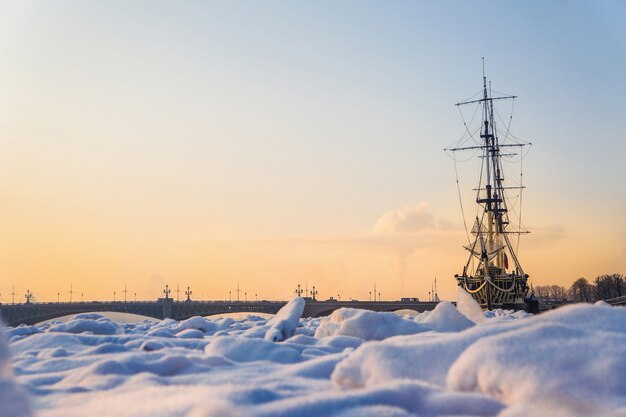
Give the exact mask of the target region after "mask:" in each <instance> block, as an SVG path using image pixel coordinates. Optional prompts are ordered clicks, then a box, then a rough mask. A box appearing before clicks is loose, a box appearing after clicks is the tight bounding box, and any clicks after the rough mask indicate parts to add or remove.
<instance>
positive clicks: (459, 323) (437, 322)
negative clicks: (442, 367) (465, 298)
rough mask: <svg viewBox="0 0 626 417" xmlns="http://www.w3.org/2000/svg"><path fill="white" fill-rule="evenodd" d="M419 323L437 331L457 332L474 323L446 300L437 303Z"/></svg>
mask: <svg viewBox="0 0 626 417" xmlns="http://www.w3.org/2000/svg"><path fill="white" fill-rule="evenodd" d="M421 323H423V324H424V325H426V326H428V327H429V328H431V329H432V330H436V331H438V332H458V331H461V330H465V329H467V328H470V327H472V326H473V325H474V322H473V321H470V320H469V319H468V318H467V317H466V316H464V315H463V314H461V313H460V312H459V311H458V310H457V308H456V307H455V306H454V305H453V304H452V303H450V302H448V301H442V302H441V303H439V304H437V306H436V307H435V309H434V310H433V311H432V312H430V314H429V315H428V316H427V317H426V318H425V319H424V320H423V321H422V322H421Z"/></svg>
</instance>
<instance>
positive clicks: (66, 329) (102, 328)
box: [48, 314, 118, 335]
mask: <svg viewBox="0 0 626 417" xmlns="http://www.w3.org/2000/svg"><path fill="white" fill-rule="evenodd" d="M48 331H49V332H62V333H86V332H89V333H91V334H104V335H108V334H115V333H117V332H118V326H117V325H116V324H115V323H113V322H112V321H111V320H109V319H108V318H106V317H103V316H101V315H99V314H78V315H76V316H74V317H73V318H72V319H71V320H70V321H68V322H67V323H58V324H55V325H54V326H52V327H50V328H49V329H48Z"/></svg>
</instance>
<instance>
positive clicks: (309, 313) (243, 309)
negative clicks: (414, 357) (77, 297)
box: [0, 299, 437, 326]
mask: <svg viewBox="0 0 626 417" xmlns="http://www.w3.org/2000/svg"><path fill="white" fill-rule="evenodd" d="M285 304H287V303H286V302H285V301H246V302H243V301H232V302H231V301H191V302H177V301H173V300H172V299H169V300H163V299H161V300H160V301H157V302H146V301H142V302H121V301H117V302H110V301H107V302H98V301H93V302H84V303H83V302H75V303H25V304H14V305H10V304H0V317H1V318H2V320H3V321H4V323H6V324H7V325H9V326H17V325H20V324H36V323H40V322H42V321H45V320H51V319H55V318H58V317H62V316H67V315H70V314H79V313H91V312H104V311H111V312H118V313H130V314H139V315H142V316H147V317H152V318H155V319H159V320H162V319H165V318H172V319H175V320H184V319H188V318H190V317H193V316H212V315H216V314H225V313H251V314H254V313H266V314H276V313H277V312H278V310H280V309H281V308H282V307H283V306H284V305H285ZM436 305H437V303H435V302H419V301H411V302H404V301H375V302H367V301H338V300H331V301H313V300H307V301H306V304H305V307H304V313H303V314H302V316H303V317H321V316H326V315H329V314H330V313H332V312H333V311H335V310H337V309H339V308H341V307H351V308H360V309H364V310H372V311H397V310H402V309H410V310H415V311H419V312H422V311H426V310H432V309H433V308H435V306H436Z"/></svg>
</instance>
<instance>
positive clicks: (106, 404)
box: [0, 293, 626, 417]
mask: <svg viewBox="0 0 626 417" xmlns="http://www.w3.org/2000/svg"><path fill="white" fill-rule="evenodd" d="M459 297H460V301H459V303H458V307H455V306H454V305H452V304H450V303H446V302H443V303H440V304H439V305H438V306H437V308H436V309H435V310H433V311H431V312H425V313H421V314H413V315H408V314H407V315H404V316H401V315H399V314H393V313H375V312H371V311H366V310H356V309H347V308H344V309H341V310H338V311H336V312H334V313H333V314H332V315H331V316H329V317H325V318H316V319H308V318H301V317H300V315H301V313H302V309H303V306H304V300H302V299H299V298H297V299H294V300H292V301H291V302H290V303H289V304H288V305H287V306H285V307H284V308H283V310H281V311H280V312H279V313H278V314H277V315H276V316H274V317H268V316H266V317H260V316H245V317H237V318H233V317H210V318H203V317H194V318H191V319H189V320H185V321H182V322H177V321H174V320H164V321H155V320H153V319H150V320H143V319H142V318H139V319H138V318H136V317H135V318H132V319H131V320H129V319H128V317H118V316H111V315H108V314H107V316H106V317H105V316H103V315H98V314H83V315H78V316H74V317H72V318H71V319H68V320H66V321H58V320H57V321H52V322H46V323H42V324H39V325H37V326H20V327H17V328H5V329H4V330H3V333H4V337H3V339H6V340H8V343H5V342H0V417H28V416H32V415H38V416H42V417H57V416H58V417H61V416H63V417H85V416H89V417H92V416H93V417H99V416H115V417H131V416H132V417H148V416H149V417H175V416H176V417H179V416H180V417H218V416H219V417H229V416H230V417H240V416H241V417H243V416H259V417H261V416H263V417H270V416H272V417H274V416H278V417H280V416H298V417H307V416H311V417H320V416H335V417H349V416H350V417H351V416H356V417H359V416H363V417H370V416H371V417H374V416H376V417H386V416H389V417H408V416H502V417H506V416H591V415H593V416H601V415H606V416H626V309H624V308H620V307H610V306H608V305H605V304H598V305H574V306H568V307H563V308H560V309H557V310H554V311H551V312H548V313H545V314H541V315H539V316H530V315H527V314H526V313H523V312H517V313H513V312H506V311H491V312H482V311H481V310H480V308H479V307H478V305H476V304H475V303H473V300H471V298H469V297H466V294H463V293H460V294H459ZM113 314H115V313H113Z"/></svg>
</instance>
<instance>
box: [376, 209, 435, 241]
mask: <svg viewBox="0 0 626 417" xmlns="http://www.w3.org/2000/svg"><path fill="white" fill-rule="evenodd" d="M435 227H436V222H435V217H434V216H433V215H432V213H430V212H429V211H428V203H426V202H421V203H419V204H418V205H417V206H414V207H405V208H401V209H397V210H392V211H388V212H387V213H385V214H383V215H382V216H381V217H380V218H379V219H378V221H377V222H376V224H375V225H374V227H373V228H372V232H373V233H376V234H394V233H416V232H421V231H423V230H426V229H433V228H435Z"/></svg>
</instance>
